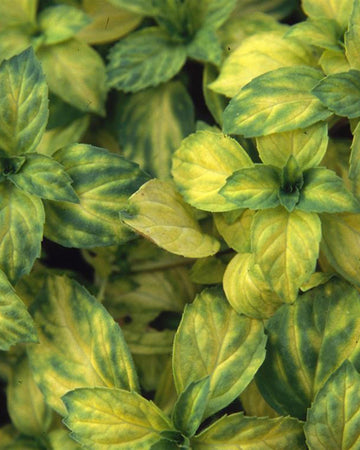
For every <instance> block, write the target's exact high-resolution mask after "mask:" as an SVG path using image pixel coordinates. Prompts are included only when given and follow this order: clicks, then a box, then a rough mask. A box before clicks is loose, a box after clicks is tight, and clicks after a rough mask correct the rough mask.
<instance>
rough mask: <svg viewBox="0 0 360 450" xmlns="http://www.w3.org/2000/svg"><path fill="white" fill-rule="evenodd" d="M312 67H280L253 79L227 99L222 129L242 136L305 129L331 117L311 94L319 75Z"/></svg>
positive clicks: (319, 77) (320, 73)
mask: <svg viewBox="0 0 360 450" xmlns="http://www.w3.org/2000/svg"><path fill="white" fill-rule="evenodd" d="M322 76H323V75H322V72H320V71H319V70H317V69H313V68H312V67H305V66H294V67H281V68H280V69H276V70H273V71H271V72H267V73H265V74H264V75H260V76H259V77H257V78H254V79H253V80H252V81H251V82H250V83H248V84H247V85H246V86H244V87H243V88H242V89H241V90H240V92H239V93H238V94H237V95H236V96H235V97H234V98H233V99H232V100H231V101H230V103H229V106H228V107H227V108H226V109H225V112H224V132H225V133H230V134H231V133H234V134H243V135H244V136H245V137H255V136H262V135H264V134H271V133H278V132H280V131H290V130H295V129H297V128H306V127H308V126H310V125H312V124H314V123H316V122H319V121H320V120H325V119H327V118H328V117H330V116H331V112H330V111H329V110H328V109H327V108H326V107H325V106H324V105H323V104H322V103H321V102H320V100H319V99H318V98H317V97H316V96H315V95H313V94H312V93H311V90H312V89H313V88H314V87H315V85H317V84H318V82H319V81H320V80H321V78H322Z"/></svg>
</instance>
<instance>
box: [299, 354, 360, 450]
mask: <svg viewBox="0 0 360 450" xmlns="http://www.w3.org/2000/svg"><path fill="white" fill-rule="evenodd" d="M359 405H360V375H359V373H358V372H357V371H356V369H355V368H354V366H353V364H351V362H349V361H348V360H345V361H344V363H343V364H342V365H341V366H340V367H339V368H338V369H337V370H336V371H335V372H334V373H333V374H332V375H331V376H330V377H329V379H328V380H327V382H326V383H325V385H324V386H323V387H322V389H321V390H320V391H319V392H318V394H317V395H316V397H315V400H314V403H313V404H312V405H311V408H310V409H309V410H308V413H307V420H306V424H305V427H304V429H305V435H306V442H307V444H308V447H309V449H311V450H321V449H324V450H327V449H329V448H334V449H335V448H341V449H344V450H345V449H351V448H357V447H359V445H360V434H359V429H360V410H359Z"/></svg>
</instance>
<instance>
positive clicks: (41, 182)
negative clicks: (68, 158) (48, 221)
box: [7, 153, 79, 203]
mask: <svg viewBox="0 0 360 450" xmlns="http://www.w3.org/2000/svg"><path fill="white" fill-rule="evenodd" d="M25 158H26V161H25V162H24V164H23V165H22V166H21V168H20V169H19V170H18V171H17V172H16V173H14V174H10V175H8V176H7V178H8V179H9V180H10V181H12V182H13V183H14V184H15V186H16V187H18V188H19V189H22V190H23V191H25V192H28V193H29V194H33V195H37V196H38V197H41V198H44V199H48V200H59V201H60V200H62V201H67V202H72V203H78V202H79V199H78V197H77V195H76V193H75V192H74V190H73V188H72V187H71V183H72V180H71V178H70V177H69V175H68V174H67V173H66V172H65V170H64V168H63V167H62V165H61V164H59V163H58V162H57V161H55V160H53V159H52V158H49V157H47V156H43V155H39V154H37V153H27V154H26V156H25Z"/></svg>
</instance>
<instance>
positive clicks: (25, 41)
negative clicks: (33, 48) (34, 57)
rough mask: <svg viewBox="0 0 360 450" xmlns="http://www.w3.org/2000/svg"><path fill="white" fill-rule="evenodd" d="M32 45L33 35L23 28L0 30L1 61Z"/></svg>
mask: <svg viewBox="0 0 360 450" xmlns="http://www.w3.org/2000/svg"><path fill="white" fill-rule="evenodd" d="M0 8H1V6H0ZM0 20H1V19H0ZM0 30H1V25H0ZM30 45H31V36H29V33H27V32H26V30H23V29H22V28H9V29H5V30H4V31H0V61H3V60H4V59H10V58H11V57H13V56H15V55H18V54H19V53H21V52H23V51H24V50H26V49H27V48H28V47H30Z"/></svg>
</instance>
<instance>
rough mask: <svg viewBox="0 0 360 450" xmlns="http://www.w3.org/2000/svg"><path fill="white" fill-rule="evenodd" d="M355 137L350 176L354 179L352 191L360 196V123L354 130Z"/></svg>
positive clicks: (352, 147) (352, 146)
mask: <svg viewBox="0 0 360 450" xmlns="http://www.w3.org/2000/svg"><path fill="white" fill-rule="evenodd" d="M353 134H354V139H353V141H352V144H351V155H350V167H349V178H350V180H351V181H352V191H353V193H354V195H355V196H356V197H357V198H360V125H357V127H356V128H355V130H354V133H353Z"/></svg>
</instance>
